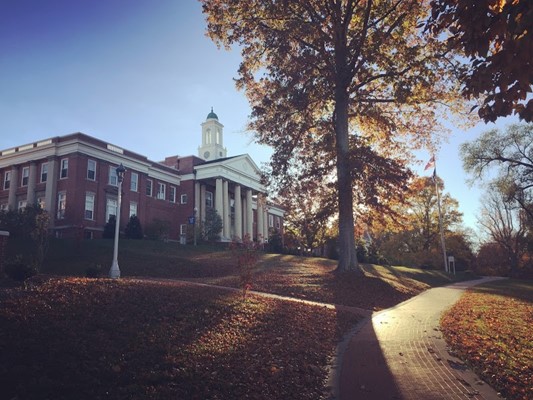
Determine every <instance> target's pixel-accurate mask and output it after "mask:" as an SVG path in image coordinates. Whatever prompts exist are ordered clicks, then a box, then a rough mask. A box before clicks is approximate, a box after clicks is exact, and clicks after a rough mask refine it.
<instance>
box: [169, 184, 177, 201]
mask: <svg viewBox="0 0 533 400" xmlns="http://www.w3.org/2000/svg"><path fill="white" fill-rule="evenodd" d="M169 201H170V202H172V203H175V202H176V188H175V187H174V186H171V187H170V198H169Z"/></svg>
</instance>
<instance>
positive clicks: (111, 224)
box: [102, 215, 117, 239]
mask: <svg viewBox="0 0 533 400" xmlns="http://www.w3.org/2000/svg"><path fill="white" fill-rule="evenodd" d="M116 224H117V218H116V217H115V216H114V215H110V216H109V221H107V224H105V226H104V233H103V234H102V237H103V238H104V239H113V238H114V237H115V226H116Z"/></svg>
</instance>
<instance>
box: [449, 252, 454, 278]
mask: <svg viewBox="0 0 533 400" xmlns="http://www.w3.org/2000/svg"><path fill="white" fill-rule="evenodd" d="M448 266H449V267H448V268H449V271H450V272H451V271H452V266H453V274H454V275H455V257H454V256H448Z"/></svg>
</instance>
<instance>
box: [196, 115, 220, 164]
mask: <svg viewBox="0 0 533 400" xmlns="http://www.w3.org/2000/svg"><path fill="white" fill-rule="evenodd" d="M223 129H224V125H222V124H221V123H220V122H219V121H218V116H217V115H216V114H215V113H214V112H213V107H211V112H210V113H209V114H207V118H206V120H205V122H204V123H202V145H201V146H200V147H199V148H198V156H199V157H200V158H203V159H204V160H206V161H212V160H217V159H219V158H225V157H226V154H227V150H226V148H225V147H224V134H223Z"/></svg>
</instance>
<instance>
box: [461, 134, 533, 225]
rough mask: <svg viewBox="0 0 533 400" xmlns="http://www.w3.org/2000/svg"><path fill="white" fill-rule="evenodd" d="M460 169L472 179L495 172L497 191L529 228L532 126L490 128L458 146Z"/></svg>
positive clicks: (532, 186)
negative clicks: (520, 213) (516, 208)
mask: <svg viewBox="0 0 533 400" xmlns="http://www.w3.org/2000/svg"><path fill="white" fill-rule="evenodd" d="M461 157H462V159H463V166H464V169H465V170H466V171H467V172H469V173H472V174H473V175H474V177H475V178H484V177H485V176H486V175H487V174H488V173H489V171H491V170H492V171H494V170H496V172H497V174H498V185H499V190H500V191H502V192H503V193H505V194H506V196H507V198H508V200H512V201H513V202H515V203H516V204H518V205H519V206H520V207H521V208H522V210H523V212H524V213H526V215H527V217H528V220H529V221H530V224H531V225H532V226H533V124H521V125H510V126H508V127H507V128H506V130H505V131H500V130H497V129H493V130H490V131H487V132H485V133H483V134H482V135H481V136H480V137H479V138H478V139H476V140H474V141H473V142H470V143H464V144H463V145H462V146H461Z"/></svg>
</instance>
